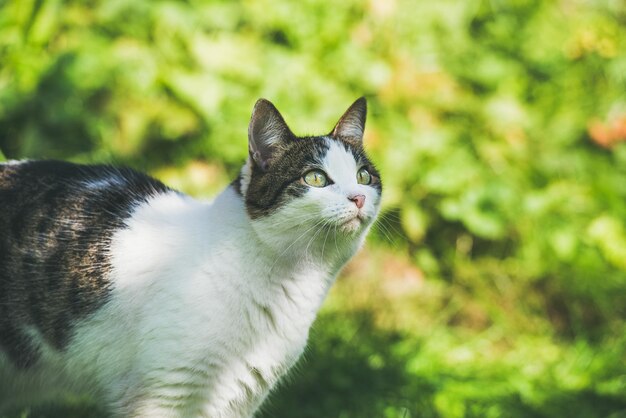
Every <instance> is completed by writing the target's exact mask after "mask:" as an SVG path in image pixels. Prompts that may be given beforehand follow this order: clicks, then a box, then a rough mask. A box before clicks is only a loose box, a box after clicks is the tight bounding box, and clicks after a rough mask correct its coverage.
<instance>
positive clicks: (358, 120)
mask: <svg viewBox="0 0 626 418" xmlns="http://www.w3.org/2000/svg"><path fill="white" fill-rule="evenodd" d="M366 116H367V100H365V97H361V98H359V99H357V101H356V102H354V103H352V106H350V107H349V108H348V110H346V113H344V114H343V116H342V117H341V119H339V122H337V125H335V128H334V129H333V131H332V132H331V133H330V136H332V137H334V138H342V139H347V140H352V141H355V140H356V141H357V142H361V141H363V131H364V130H365V117H366Z"/></svg>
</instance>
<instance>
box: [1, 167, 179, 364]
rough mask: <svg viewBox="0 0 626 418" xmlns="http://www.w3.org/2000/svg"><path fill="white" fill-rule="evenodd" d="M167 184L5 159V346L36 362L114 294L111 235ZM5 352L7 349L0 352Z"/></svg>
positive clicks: (15, 358) (107, 170) (12, 354)
mask: <svg viewBox="0 0 626 418" xmlns="http://www.w3.org/2000/svg"><path fill="white" fill-rule="evenodd" d="M168 191H169V189H168V188H167V187H166V186H165V185H163V184H162V183H161V182H159V181H157V180H155V179H153V178H151V177H149V176H147V175H144V174H141V173H139V172H136V171H134V170H131V169H127V168H121V169H118V168H113V167H110V166H103V165H95V166H87V165H78V164H72V163H67V162H60V161H26V162H11V163H5V164H0V351H1V352H3V353H4V355H5V356H7V357H8V358H9V360H10V361H11V363H12V364H14V365H15V366H16V367H18V368H28V367H30V366H32V365H33V364H36V363H37V361H38V359H39V356H40V354H41V353H40V348H39V343H41V342H42V341H43V342H45V343H46V344H49V345H50V346H52V347H55V348H57V349H60V350H62V349H63V348H64V347H65V346H66V344H67V343H68V339H69V337H70V336H71V327H72V324H73V323H75V322H76V321H77V320H79V319H81V318H84V317H85V316H87V315H88V314H90V313H91V312H94V311H95V310H96V309H97V308H98V307H100V306H102V305H103V304H104V303H105V302H106V301H107V298H108V295H109V293H110V288H111V283H110V282H109V272H110V269H111V265H110V257H109V247H110V242H111V238H112V236H113V235H114V234H115V232H116V231H118V230H119V229H121V228H124V226H125V221H126V220H127V219H128V218H129V217H130V216H131V215H132V211H133V209H134V208H135V207H137V206H138V205H140V204H141V203H143V202H145V201H147V200H148V199H150V198H151V197H153V196H155V195H157V194H160V193H166V192H168ZM0 354H2V353H0Z"/></svg>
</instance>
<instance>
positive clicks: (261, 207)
mask: <svg viewBox="0 0 626 418" xmlns="http://www.w3.org/2000/svg"><path fill="white" fill-rule="evenodd" d="M366 113H367V103H366V100H365V98H360V99H358V100H357V101H356V102H354V104H352V106H350V108H348V110H347V111H346V112H345V113H344V115H343V116H342V117H341V118H340V119H339V122H337V124H336V125H335V127H334V129H333V130H332V131H331V133H329V134H328V135H321V136H306V137H297V136H296V135H294V134H293V133H292V132H291V130H290V129H289V127H288V126H287V124H286V123H285V120H284V119H283V117H282V116H281V114H280V113H279V112H278V110H277V109H276V107H274V105H273V104H272V103H271V102H269V101H267V100H264V99H260V100H259V101H257V103H256V105H255V106H254V110H253V112H252V118H251V121H250V126H249V128H248V145H249V158H248V161H247V163H246V165H245V166H244V168H243V170H242V172H241V176H240V180H239V184H238V186H239V190H240V191H241V194H242V196H243V197H244V199H245V204H246V210H247V212H248V215H249V217H250V219H251V220H252V224H253V225H255V227H256V228H257V229H258V230H259V231H262V233H263V234H265V235H268V234H269V235H271V234H272V231H273V232H274V233H275V234H276V235H280V236H281V237H286V236H287V237H289V239H293V240H295V239H301V240H302V241H303V242H304V243H305V244H306V243H307V242H308V241H309V240H311V238H310V236H311V235H314V234H317V236H318V237H319V239H324V240H328V237H329V236H330V235H332V239H333V240H335V242H336V240H337V239H338V238H339V240H340V241H341V240H344V241H345V240H354V238H356V237H360V236H363V235H364V233H365V232H366V231H367V229H368V228H369V226H371V224H372V222H373V221H374V219H375V218H376V215H377V214H378V210H379V207H380V200H381V193H382V183H381V180H380V174H379V172H378V171H377V170H376V168H375V167H374V165H373V164H372V163H371V161H370V160H369V159H368V157H367V155H366V153H365V150H364V148H363V130H364V127H365V117H366ZM298 237H301V238H298ZM296 245H297V243H296ZM332 245H334V244H332Z"/></svg>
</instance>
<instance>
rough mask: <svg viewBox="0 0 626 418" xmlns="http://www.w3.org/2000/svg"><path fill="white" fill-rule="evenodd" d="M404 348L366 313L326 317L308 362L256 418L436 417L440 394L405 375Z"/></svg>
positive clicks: (314, 334)
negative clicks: (417, 415) (401, 349)
mask: <svg viewBox="0 0 626 418" xmlns="http://www.w3.org/2000/svg"><path fill="white" fill-rule="evenodd" d="M401 342H402V336H401V335H400V334H397V333H394V332H389V331H382V330H379V329H376V328H375V326H374V324H373V321H372V316H371V314H370V313H369V312H367V311H360V312H353V313H341V314H325V315H322V316H321V317H320V318H319V319H318V321H317V322H316V324H315V326H314V328H313V330H312V334H311V341H310V345H309V348H308V350H307V353H306V354H305V356H304V359H302V360H301V361H300V363H299V364H298V366H297V367H296V370H295V371H294V372H292V374H291V376H290V378H288V379H286V380H287V381H286V382H285V383H284V384H283V385H282V387H280V388H278V389H277V390H276V393H274V394H273V395H272V396H270V398H269V400H268V401H267V402H266V404H265V405H264V407H263V408H262V413H260V414H257V415H258V417H259V418H286V417H296V416H297V417H301V418H319V417H327V418H333V417H342V418H344V417H359V418H369V417H372V418H381V417H406V418H409V417H414V416H415V415H414V414H413V413H412V411H415V410H419V411H420V415H419V416H421V417H424V418H430V417H437V416H438V415H437V413H436V409H435V407H434V404H433V394H434V393H435V389H436V388H435V386H434V385H433V384H431V383H429V382H427V381H425V380H421V379H419V378H416V377H415V376H411V375H409V374H408V373H407V372H406V363H407V361H408V360H409V358H408V356H407V355H406V354H402V353H400V352H399V351H400V350H398V346H399V345H400V344H401ZM410 411H411V412H410Z"/></svg>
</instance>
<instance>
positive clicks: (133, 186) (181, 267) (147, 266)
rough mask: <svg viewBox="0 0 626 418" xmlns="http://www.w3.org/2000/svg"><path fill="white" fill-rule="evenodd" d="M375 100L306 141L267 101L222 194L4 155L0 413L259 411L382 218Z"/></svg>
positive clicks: (226, 414) (361, 102) (215, 417)
mask: <svg viewBox="0 0 626 418" xmlns="http://www.w3.org/2000/svg"><path fill="white" fill-rule="evenodd" d="M366 110H367V105H366V100H365V98H360V99H358V100H357V101H356V102H354V104H352V105H351V106H350V108H349V109H348V110H347V111H346V112H345V113H344V115H343V116H342V117H341V118H340V120H339V121H338V122H337V124H336V126H335V127H334V129H333V130H332V132H331V133H330V134H328V135H322V136H307V137H297V136H295V135H294V134H293V133H292V131H291V130H290V129H289V127H288V126H287V124H286V123H285V121H284V119H283V117H282V116H281V114H280V113H279V111H278V110H277V109H276V107H275V106H274V105H273V104H272V103H271V102H269V101H267V100H265V99H259V101H258V102H257V103H256V105H255V106H254V109H253V112H252V117H251V120H250V124H249V128H248V148H249V153H248V158H247V161H246V162H245V164H244V165H243V168H242V169H241V171H240V174H239V176H238V177H237V178H236V179H235V180H234V181H233V182H232V183H231V184H230V185H229V186H227V187H226V188H225V189H224V190H223V192H222V193H220V194H219V195H218V196H217V197H216V198H215V199H214V201H213V202H210V203H206V202H201V201H197V200H194V199H193V198H191V197H189V196H186V195H184V194H182V193H180V192H177V191H175V190H172V189H170V188H169V187H167V186H166V185H164V184H163V183H161V182H160V181H158V180H155V179H153V178H151V177H149V176H147V175H144V174H141V173H139V172H136V171H134V170H131V169H128V168H113V167H111V166H103V165H77V164H73V163H68V162H60V161H14V162H9V163H4V164H0V412H1V411H2V409H3V407H5V408H6V407H8V406H10V405H14V404H19V403H20V402H21V403H22V404H24V403H26V404H31V403H33V402H36V401H38V400H46V399H54V398H55V397H56V396H60V395H63V394H67V393H75V394H83V395H85V396H91V397H93V398H94V399H97V400H98V401H99V402H101V403H102V404H103V405H104V406H105V407H106V408H107V410H108V411H109V412H110V414H111V416H115V417H118V416H119V417H210V418H231V417H232V418H234V417H237V418H240V417H251V416H253V415H254V413H255V411H256V410H257V409H258V408H259V406H260V405H261V403H262V402H263V400H264V399H265V398H266V396H267V395H268V393H269V392H270V390H271V389H272V387H274V386H275V385H276V383H277V382H278V381H279V380H280V379H281V377H283V376H284V375H285V373H286V372H287V371H288V370H289V369H290V368H291V367H292V366H293V365H294V363H295V362H296V361H297V360H298V358H299V357H300V355H301V354H302V352H303V350H304V348H305V345H306V342H307V338H308V333H309V329H310V327H311V324H312V323H313V321H314V319H315V316H316V313H317V311H318V309H319V308H320V305H321V304H322V302H323V300H324V298H325V296H326V294H327V292H328V290H329V288H330V286H331V285H332V283H333V281H334V279H335V277H336V276H337V274H338V272H339V271H340V269H341V268H342V266H343V265H344V264H345V263H346V262H347V261H348V260H349V259H350V258H351V257H352V256H353V255H354V254H355V252H356V251H357V250H358V249H359V247H360V246H361V245H362V244H363V241H364V239H365V236H366V234H367V232H368V230H369V229H370V227H371V225H372V223H373V221H374V220H375V218H376V216H377V214H378V212H379V209H380V201H381V194H382V183H381V179H380V174H379V172H378V171H377V169H376V168H375V167H374V165H373V164H372V163H371V162H370V160H369V159H368V157H367V155H366V153H365V151H364V148H363V130H364V127H365V119H366Z"/></svg>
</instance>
